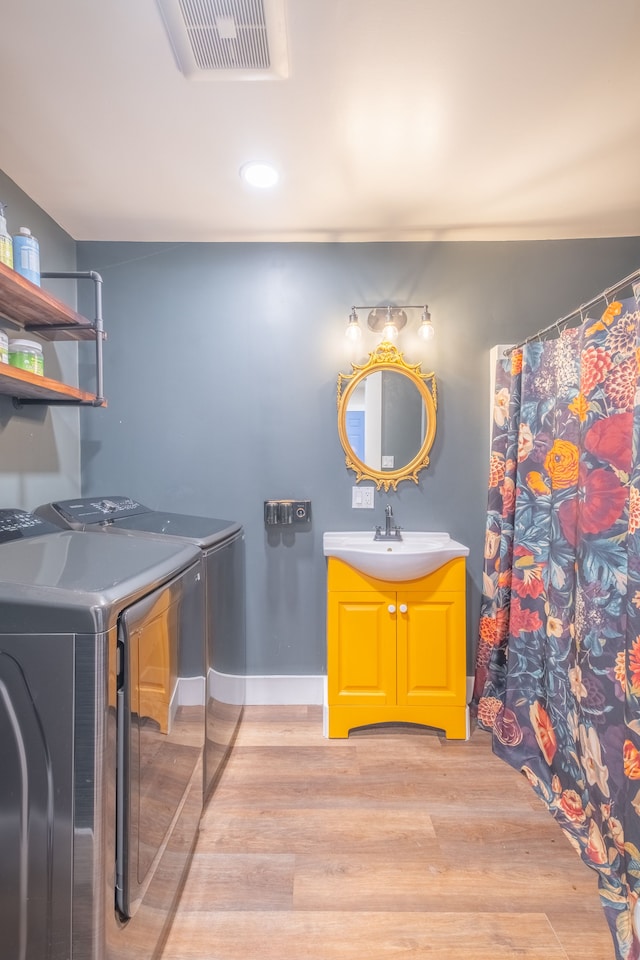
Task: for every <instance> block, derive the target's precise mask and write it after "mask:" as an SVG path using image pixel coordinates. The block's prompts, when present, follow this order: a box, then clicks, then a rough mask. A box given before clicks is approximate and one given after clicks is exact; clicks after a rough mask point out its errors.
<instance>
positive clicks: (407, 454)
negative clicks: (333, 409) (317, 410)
mask: <svg viewBox="0 0 640 960" xmlns="http://www.w3.org/2000/svg"><path fill="white" fill-rule="evenodd" d="M426 424H427V411H426V409H425V405H424V402H423V400H422V396H421V395H420V391H419V390H418V388H417V387H416V385H415V383H413V382H412V380H410V379H409V377H407V376H406V374H404V373H401V372H400V371H396V370H378V371H376V372H375V373H370V374H368V375H367V376H365V377H363V378H362V380H361V381H360V382H359V383H358V384H356V386H355V388H354V390H353V392H352V394H351V396H350V397H349V402H348V404H347V413H346V430H347V438H348V440H349V445H350V446H351V449H352V450H353V452H354V453H355V455H356V457H358V459H359V460H362V462H363V463H365V464H367V466H368V467H370V468H371V469H373V470H380V471H385V470H387V471H388V470H399V469H401V468H402V467H406V466H407V464H409V463H411V461H412V460H413V459H414V457H416V456H417V454H418V452H419V451H420V448H421V447H422V444H423V442H424V438H425V435H426Z"/></svg>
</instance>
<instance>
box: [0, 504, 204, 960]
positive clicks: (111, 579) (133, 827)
mask: <svg viewBox="0 0 640 960" xmlns="http://www.w3.org/2000/svg"><path fill="white" fill-rule="evenodd" d="M203 618H204V591H203V576H202V557H201V552H200V551H199V550H197V549H196V548H195V547H193V546H190V545H188V544H185V543H182V544H178V543H176V542H175V541H173V542H172V541H169V540H164V541H151V540H143V539H137V540H135V541H134V540H130V541H129V540H123V539H120V538H117V537H89V536H86V535H85V534H82V533H76V532H74V531H62V530H60V528H59V527H56V526H54V525H52V524H50V523H47V522H46V521H43V520H42V519H41V518H39V517H36V516H34V515H33V514H30V513H27V512H25V511H22V510H0V771H1V776H0V850H1V851H2V854H1V856H0V890H1V891H2V896H0V931H1V933H0V960H36V958H37V960H70V958H72V960H116V958H118V960H123V958H126V960H129V958H131V960H133V958H135V960H141V958H151V957H155V956H157V955H158V953H159V951H160V950H161V948H162V945H163V942H164V938H165V935H166V932H167V930H168V925H169V923H170V921H171V918H172V914H173V911H174V910H175V905H176V902H177V897H178V895H179V892H180V888H181V885H182V881H183V879H184V876H185V874H186V870H187V868H188V864H189V860H190V857H191V853H192V850H193V846H194V843H195V839H196V837H197V829H198V824H199V821H200V816H201V813H202V804H203V796H202V770H201V764H202V755H203V736H202V732H203V728H204V722H203V708H202V707H200V708H183V707H181V706H179V704H178V702H177V698H176V696H175V692H176V687H177V673H178V668H177V664H178V661H179V657H180V650H181V648H182V646H183V645H184V644H185V643H186V642H187V639H188V638H189V637H190V636H192V635H194V634H198V633H200V632H201V631H202V629H203Z"/></svg>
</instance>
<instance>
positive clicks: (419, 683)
mask: <svg viewBox="0 0 640 960" xmlns="http://www.w3.org/2000/svg"><path fill="white" fill-rule="evenodd" d="M403 607H405V608H406V609H405V610H403ZM398 611H399V612H398V704H399V705H401V706H409V705H414V706H420V705H427V704H428V705H435V704H441V705H442V706H456V705H461V704H464V702H465V692H466V676H465V675H466V649H465V646H466V640H465V612H464V593H458V592H451V593H445V592H440V593H438V592H436V593H413V594H412V593H399V594H398Z"/></svg>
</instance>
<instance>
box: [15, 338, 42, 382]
mask: <svg viewBox="0 0 640 960" xmlns="http://www.w3.org/2000/svg"><path fill="white" fill-rule="evenodd" d="M9 363H10V365H11V366H12V367H19V368H20V369H21V370H27V371H28V372H29V373H36V374H39V375H40V376H42V375H43V374H44V359H43V356H42V347H41V345H40V344H39V343H38V342H37V341H36V340H10V341H9Z"/></svg>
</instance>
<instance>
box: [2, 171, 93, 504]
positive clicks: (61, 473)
mask: <svg viewBox="0 0 640 960" xmlns="http://www.w3.org/2000/svg"><path fill="white" fill-rule="evenodd" d="M0 201H2V202H3V203H5V204H6V205H7V211H6V213H7V225H8V228H9V233H11V234H13V233H17V232H18V228H19V227H29V228H30V229H31V232H32V233H33V234H34V235H35V236H36V237H37V238H38V241H39V243H40V266H41V269H42V270H52V271H54V270H58V271H69V270H75V269H76V244H75V241H74V240H73V239H72V238H71V237H70V236H69V234H68V233H65V231H64V230H62V229H61V228H60V227H59V226H58V224H57V223H55V221H54V220H52V219H51V217H49V216H47V214H46V213H44V211H43V210H42V209H41V208H40V207H38V206H37V204H35V203H34V202H33V200H30V199H29V197H27V195H26V194H25V193H23V192H22V190H20V189H19V187H17V186H16V184H15V183H14V182H13V181H12V180H10V179H9V178H8V177H6V176H5V175H4V174H3V173H2V172H0ZM42 286H43V288H45V289H48V290H49V291H50V292H51V293H52V294H53V295H54V296H56V297H58V299H60V300H63V301H64V302H65V303H68V304H69V305H70V306H72V307H74V308H75V306H76V289H75V283H74V282H73V281H68V280H46V281H45V280H43V281H42ZM0 329H2V330H5V331H6V332H7V333H8V334H9V336H10V337H20V336H21V335H22V336H27V337H29V336H31V335H30V334H24V333H21V332H20V331H18V330H16V329H15V328H13V327H12V326H11V325H10V324H8V323H7V322H6V321H4V320H3V319H2V318H0ZM77 357H78V349H77V346H76V344H74V343H64V344H62V343H60V344H46V345H45V347H44V362H45V375H46V376H47V377H51V378H52V379H54V380H62V381H63V382H65V383H69V384H77V382H78V359H77ZM79 492H80V426H79V416H78V409H77V408H71V409H61V408H59V407H58V408H56V407H46V406H43V407H40V406H37V407H22V408H21V409H20V410H16V408H15V407H14V405H13V402H12V400H11V399H10V398H9V397H5V396H0V507H22V508H24V509H31V508H33V507H36V506H37V505H38V504H39V503H42V502H43V501H46V500H51V499H54V498H66V497H74V496H77V495H78V493H79Z"/></svg>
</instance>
